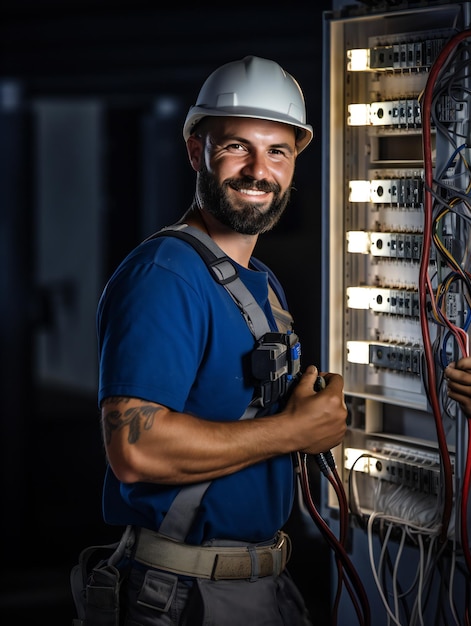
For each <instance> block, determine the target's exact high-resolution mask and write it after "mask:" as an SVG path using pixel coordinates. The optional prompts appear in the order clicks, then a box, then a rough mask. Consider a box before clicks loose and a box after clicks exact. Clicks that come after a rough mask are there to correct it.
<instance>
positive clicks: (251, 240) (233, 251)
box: [181, 205, 258, 267]
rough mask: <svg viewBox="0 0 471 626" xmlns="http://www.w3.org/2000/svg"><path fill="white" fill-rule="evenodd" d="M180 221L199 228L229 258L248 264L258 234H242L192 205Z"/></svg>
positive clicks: (240, 263) (246, 265)
mask: <svg viewBox="0 0 471 626" xmlns="http://www.w3.org/2000/svg"><path fill="white" fill-rule="evenodd" d="M181 221H182V222H185V223H186V224H188V225H189V226H194V227H195V228H199V229H200V230H202V231H203V232H205V233H206V234H208V235H209V236H210V237H211V239H213V241H214V242H215V243H216V244H217V245H218V246H219V247H220V248H221V250H223V251H224V252H225V253H226V254H227V256H228V257H229V258H231V259H232V260H233V261H235V262H236V263H238V264H239V265H242V266H243V267H248V266H249V261H250V257H251V256H252V253H253V251H254V248H255V244H256V243H257V239H258V235H243V234H241V233H236V232H235V231H233V230H231V229H230V228H228V227H227V226H224V225H223V224H221V222H219V221H218V220H217V219H216V218H215V217H213V216H212V215H211V214H210V213H208V212H207V211H205V210H204V209H199V208H198V207H196V206H195V205H193V206H192V207H191V208H190V209H189V210H188V211H187V212H186V213H185V215H184V216H183V218H182V220H181Z"/></svg>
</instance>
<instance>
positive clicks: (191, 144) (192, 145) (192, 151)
mask: <svg viewBox="0 0 471 626" xmlns="http://www.w3.org/2000/svg"><path fill="white" fill-rule="evenodd" d="M186 150H187V152H188V158H189V159H190V163H191V167H192V168H193V169H194V170H195V172H199V171H200V169H201V164H202V160H203V153H204V146H203V139H202V138H201V137H198V136H195V135H190V136H189V137H188V139H187V142H186Z"/></svg>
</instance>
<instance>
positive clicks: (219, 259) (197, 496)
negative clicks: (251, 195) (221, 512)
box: [146, 224, 292, 541]
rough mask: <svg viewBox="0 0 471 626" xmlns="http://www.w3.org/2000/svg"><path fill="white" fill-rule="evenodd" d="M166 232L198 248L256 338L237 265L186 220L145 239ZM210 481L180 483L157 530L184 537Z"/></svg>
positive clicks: (282, 315) (254, 305) (260, 320)
mask: <svg viewBox="0 0 471 626" xmlns="http://www.w3.org/2000/svg"><path fill="white" fill-rule="evenodd" d="M168 235H170V236H174V237H178V238H180V239H184V240H185V241H187V242H188V243H190V244H191V245H192V246H193V247H194V248H195V249H196V250H197V252H199V254H200V255H201V256H202V257H203V259H204V261H205V262H206V264H207V266H208V268H209V269H210V271H211V272H212V274H213V277H214V278H215V280H216V281H217V282H218V283H219V284H220V285H222V286H223V287H225V289H226V290H227V291H228V292H229V294H230V295H231V297H232V299H233V300H234V302H235V303H236V304H237V306H238V307H239V309H240V310H241V312H242V315H243V316H244V318H245V321H246V322H247V325H248V327H249V329H250V332H251V333H252V335H253V336H254V337H255V339H256V340H258V339H260V338H261V337H263V335H264V334H265V333H267V332H270V331H271V329H270V327H269V325H268V321H267V318H266V315H265V313H264V312H263V310H262V309H261V308H260V306H259V304H258V302H257V301H256V300H255V298H254V297H253V295H252V293H251V292H250V291H249V290H248V289H247V287H246V286H245V285H244V283H243V282H242V281H241V279H240V277H239V273H238V271H237V268H236V267H235V265H234V264H233V262H232V261H231V260H230V259H229V257H228V256H227V255H226V254H225V253H224V252H223V251H222V250H221V248H219V246H218V245H216V244H215V243H214V241H213V240H212V239H211V237H209V236H208V235H206V234H205V233H203V232H202V231H201V230H199V229H197V228H194V227H192V226H188V224H177V225H173V226H168V227H166V228H162V229H161V230H159V231H158V232H157V233H154V234H153V235H151V236H150V237H148V239H147V240H146V241H148V240H149V239H154V238H156V237H161V236H168ZM274 298H276V295H275V294H274V292H273V290H271V288H270V304H271V306H272V308H273V307H275V309H274V312H275V311H276V312H275V315H276V319H277V322H278V323H279V322H280V321H282V324H283V325H288V323H289V321H292V318H291V316H290V315H289V313H288V312H287V311H284V310H283V309H282V308H281V307H280V306H279V304H278V305H276V304H275V301H274ZM258 409H259V407H257V406H254V405H252V404H249V406H248V407H247V409H246V410H245V412H244V414H243V415H242V416H241V417H240V418H239V419H252V418H253V417H255V415H256V414H257V412H258ZM210 484H211V481H205V482H201V483H195V484H193V485H187V486H185V487H182V488H181V489H180V491H179V492H178V494H177V495H176V497H175V499H174V500H173V502H172V504H171V506H170V507H169V510H168V511H167V514H166V515H165V517H164V519H163V521H162V523H161V524H160V528H159V533H160V534H162V535H165V536H167V537H170V538H172V539H177V540H179V541H184V540H185V537H186V536H187V534H188V532H189V530H190V528H191V526H192V524H193V521H194V519H195V517H196V514H197V511H198V507H199V504H200V502H201V500H202V498H203V496H204V494H205V492H206V490H207V489H208V487H209V485H210Z"/></svg>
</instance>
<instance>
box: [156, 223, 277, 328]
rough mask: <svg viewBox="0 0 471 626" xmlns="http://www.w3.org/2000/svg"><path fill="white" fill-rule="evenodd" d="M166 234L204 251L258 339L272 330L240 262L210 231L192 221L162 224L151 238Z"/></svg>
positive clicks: (209, 265) (211, 269) (219, 279)
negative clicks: (239, 268) (239, 267)
mask: <svg viewBox="0 0 471 626" xmlns="http://www.w3.org/2000/svg"><path fill="white" fill-rule="evenodd" d="M165 235H173V236H174V237H179V238H180V239H184V240H185V241H187V242H188V243H191V244H192V246H193V247H194V248H195V249H196V250H197V252H199V253H200V255H201V256H202V257H203V259H204V260H205V261H206V264H207V266H208V268H209V270H210V271H211V272H212V274H213V277H214V279H215V280H216V282H218V283H219V284H220V285H222V286H223V287H225V288H226V289H227V291H228V292H229V294H230V295H231V297H232V299H233V300H234V302H235V303H236V304H237V306H238V307H239V309H240V310H241V312H242V315H243V316H244V318H245V321H246V322H247V325H248V327H249V328H250V332H251V333H252V335H253V336H254V337H255V339H260V337H263V335H264V334H265V333H268V332H270V327H269V326H268V322H267V318H266V316H265V313H264V312H263V311H262V309H261V308H260V306H259V305H258V303H257V301H256V300H255V298H254V297H253V295H252V293H251V292H250V291H249V290H248V289H247V287H246V286H245V285H244V283H243V282H242V281H241V280H240V278H239V273H238V271H237V268H236V266H235V265H234V263H233V262H232V261H231V260H230V258H229V257H228V256H227V255H226V254H225V253H224V252H223V251H222V250H221V248H220V247H219V246H218V245H217V244H215V243H214V241H213V240H212V239H211V237H209V235H206V234H205V233H203V231H201V230H199V229H198V228H194V227H193V226H188V224H176V225H174V226H167V227H165V228H162V229H161V230H159V231H158V232H157V233H155V234H154V235H151V236H150V237H149V238H148V239H154V238H155V237H158V236H165Z"/></svg>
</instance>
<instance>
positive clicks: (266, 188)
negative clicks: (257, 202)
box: [224, 178, 281, 193]
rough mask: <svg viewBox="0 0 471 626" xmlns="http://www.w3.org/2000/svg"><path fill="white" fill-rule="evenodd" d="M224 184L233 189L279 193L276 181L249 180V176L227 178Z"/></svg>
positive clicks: (279, 188)
mask: <svg viewBox="0 0 471 626" xmlns="http://www.w3.org/2000/svg"><path fill="white" fill-rule="evenodd" d="M224 185H226V186H227V187H232V188H233V189H237V190H240V189H253V190H255V191H263V192H265V193H270V192H273V193H280V190H281V187H280V185H278V184H277V183H270V182H268V180H251V179H250V178H228V179H226V180H225V181H224Z"/></svg>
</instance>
